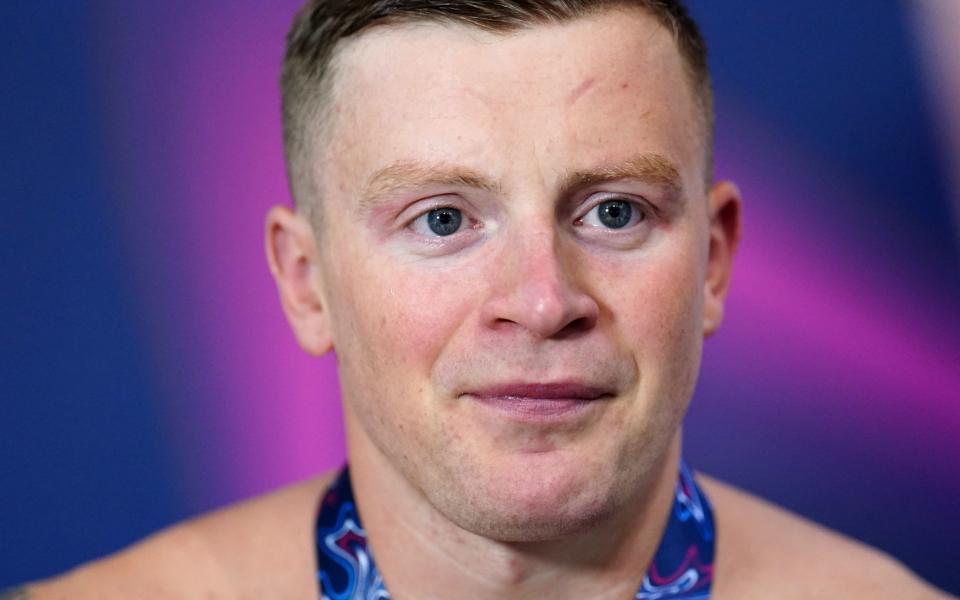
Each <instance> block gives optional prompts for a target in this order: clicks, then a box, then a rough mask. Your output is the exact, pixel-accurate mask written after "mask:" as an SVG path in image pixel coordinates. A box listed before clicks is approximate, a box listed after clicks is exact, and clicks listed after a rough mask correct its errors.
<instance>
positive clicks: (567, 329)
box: [553, 317, 594, 339]
mask: <svg viewBox="0 0 960 600" xmlns="http://www.w3.org/2000/svg"><path fill="white" fill-rule="evenodd" d="M593 322H594V320H593V318H591V317H580V318H578V319H574V320H572V321H570V322H569V323H567V324H566V326H564V328H563V329H561V330H560V331H558V332H557V333H556V335H554V336H553V337H554V338H556V339H566V338H570V337H574V336H576V335H578V334H581V333H584V332H586V331H589V330H590V329H592V328H593Z"/></svg>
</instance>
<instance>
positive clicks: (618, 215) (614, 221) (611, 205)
mask: <svg viewBox="0 0 960 600" xmlns="http://www.w3.org/2000/svg"><path fill="white" fill-rule="evenodd" d="M597 211H598V217H599V218H600V222H601V223H603V225H604V226H605V227H609V228H610V229H621V228H623V227H626V226H627V224H629V223H630V217H632V216H633V207H632V206H630V203H629V202H623V201H620V200H610V201H608V202H603V203H601V204H600V205H599V206H597Z"/></svg>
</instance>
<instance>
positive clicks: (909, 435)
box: [0, 0, 960, 593]
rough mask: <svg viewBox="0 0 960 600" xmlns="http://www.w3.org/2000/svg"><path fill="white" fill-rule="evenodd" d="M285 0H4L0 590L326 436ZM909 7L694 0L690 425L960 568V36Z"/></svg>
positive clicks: (260, 475) (932, 570)
mask: <svg viewBox="0 0 960 600" xmlns="http://www.w3.org/2000/svg"><path fill="white" fill-rule="evenodd" d="M948 1H949V0H948ZM297 4H298V2H296V1H295V0H284V1H276V2H262V1H253V0H233V1H231V2H226V1H213V0H211V1H209V2H204V3H197V2H186V1H183V0H170V1H167V2H150V3H136V2H120V1H112V0H97V1H93V0H90V1H86V2H84V1H80V0H76V1H73V2H61V1H57V2H53V1H51V0H36V1H34V2H5V3H2V4H0V23H2V27H3V31H4V33H3V35H2V36H0V65H2V69H0V73H2V83H0V124H2V127H0V131H2V138H0V169H2V177H0V198H2V201H3V218H2V221H0V223H2V224H0V228H2V241H3V243H2V245H0V252H2V260H3V262H2V264H3V269H4V271H3V272H4V274H5V276H4V280H3V283H2V285H0V310H2V313H0V314H2V315H3V321H4V326H3V327H2V334H0V335H2V338H0V339H2V341H3V352H4V354H3V360H2V361H0V365H2V366H0V402H2V404H0V493H2V503H0V588H2V587H3V586H5V585H9V584H12V583H15V582H18V581H23V580H26V579H30V578H37V577H42V576H47V575H51V574H53V573H55V572H57V571H60V570H63V569H66V568H68V567H70V566H72V565H75V564H77V563H79V562H81V561H85V560H89V559H91V558H94V557H96V556H100V555H103V554H105V553H108V552H111V551H114V550H117V549H118V548H120V547H122V546H124V545H126V544H129V543H130V542H132V541H134V540H135V539H137V538H140V537H142V536H144V535H147V534H149V533H151V532H153V531H155V530H157V529H159V528H161V527H163V526H165V525H167V524H169V523H172V522H174V521H176V520H179V519H182V518H185V517H187V516H190V515H193V514H196V513H198V512H200V511H203V510H207V509H210V508H212V507H214V506H218V505H222V504H224V503H227V502H230V501H234V500H237V499H239V498H242V497H246V496H248V495H250V494H254V493H258V492H262V491H265V490H267V489H269V488H271V487H275V486H277V485H281V484H284V483H287V482H290V481H293V480H295V479H297V478H300V477H305V476H307V475H309V474H310V473H313V472H316V471H318V470H320V469H326V468H330V467H333V466H336V465H337V464H339V462H340V461H341V460H342V458H343V449H342V433H341V432H340V425H339V418H340V415H339V409H338V408H337V401H338V397H337V396H338V394H337V391H336V386H335V374H334V372H333V367H332V362H331V360H330V359H329V358H325V359H323V360H320V361H311V360H310V359H308V358H307V357H305V356H303V355H302V354H301V353H300V352H299V350H298V349H297V348H296V345H295V342H294V340H293V336H292V335H291V334H290V333H289V332H288V331H287V329H286V325H285V323H284V321H283V318H282V315H281V313H280V309H279V303H278V302H277V301H276V299H275V293H274V292H273V290H272V287H271V286H272V284H271V282H270V280H269V275H268V272H267V269H266V266H265V264H264V261H263V259H262V257H261V253H262V252H261V227H262V218H263V215H264V213H265V211H266V209H267V207H268V206H270V205H271V204H273V203H275V202H278V201H286V200H287V197H288V194H287V191H286V186H285V182H284V176H283V166H282V162H281V161H282V156H281V145H280V126H279V108H278V107H279V100H278V97H277V95H278V92H277V90H276V87H277V86H276V81H277V77H278V73H279V64H280V57H281V53H282V44H283V36H284V34H285V31H286V28H287V26H288V24H289V21H290V18H291V16H292V14H293V12H294V9H295V6H296V5H297ZM923 5H924V3H922V2H918V3H910V4H906V3H904V4H901V3H898V2H893V1H891V0H885V1H880V0H877V1H874V2H869V3H867V2H852V3H834V2H824V3H819V4H817V3H813V4H812V3H802V4H798V3H787V2H746V1H731V0H727V1H724V2H708V1H707V0H699V1H697V2H694V3H692V8H693V12H694V14H695V15H696V16H697V17H698V19H699V20H700V22H701V26H702V28H703V30H704V32H705V34H706V36H707V39H708V42H709V45H710V47H711V54H712V58H711V61H712V66H713V71H714V79H715V86H716V91H717V113H718V129H717V162H718V174H719V175H720V176H722V177H729V178H732V179H734V180H736V181H737V182H738V183H739V184H740V186H741V188H742V190H743V192H744V196H745V199H746V206H745V229H744V235H745V237H744V243H743V248H742V252H741V255H740V257H739V263H738V265H737V270H736V274H735V280H734V291H733V294H732V297H731V299H730V306H729V313H728V318H727V322H726V324H725V327H724V329H723V330H722V331H721V332H720V333H719V334H718V335H717V336H716V337H715V339H712V340H710V341H708V343H707V348H706V354H705V359H704V370H703V375H702V378H701V382H700V386H699V388H698V391H697V394H696V397H695V400H694V404H693V408H692V410H691V413H690V416H689V418H688V422H687V428H686V437H687V439H686V453H687V456H688V460H689V461H690V462H691V463H692V464H693V465H694V466H696V467H697V468H698V469H701V470H703V471H705V472H708V473H711V474H713V475H716V476H719V477H721V478H724V479H727V480H729V481H731V482H733V483H735V484H737V485H739V486H741V487H744V488H746V489H748V490H751V491H754V492H756V493H759V494H761V495H763V496H765V497H767V498H770V499H772V500H773V501H775V502H777V503H779V504H782V505H784V506H786V507H789V508H790V509H792V510H795V511H797V512H799V513H801V514H804V515H807V516H809V517H810V518H812V519H814V520H817V521H820V522H822V523H825V524H827V525H828V526H830V527H833V528H836V529H838V530H840V531H842V532H844V533H847V534H849V535H852V536H854V537H856V538H859V539H861V540H864V541H866V542H868V543H870V544H872V545H876V546H878V547H880V548H882V549H883V550H885V551H887V552H889V553H891V554H893V555H894V556H896V557H897V558H898V559H900V560H902V561H903V562H905V563H906V564H907V565H908V566H910V567H911V568H912V569H914V570H915V571H917V572H918V573H919V574H920V575H922V576H923V577H924V578H926V579H927V580H929V581H931V582H933V583H935V584H937V585H939V586H941V587H943V588H945V589H948V590H950V591H952V592H954V593H960V569H958V568H957V566H956V565H957V558H958V557H960V542H958V541H957V540H960V517H958V510H957V508H958V506H960V501H958V498H960V458H958V457H960V453H958V451H957V442H956V440H957V437H958V434H960V406H958V399H960V392H958V390H960V367H958V365H960V342H958V340H960V335H958V334H960V320H958V316H957V312H958V311H957V309H958V307H960V269H958V259H957V256H958V255H957V248H958V244H957V231H956V225H955V224H956V223H957V220H956V216H957V215H956V204H955V202H956V199H957V190H956V185H955V184H954V183H952V181H953V182H956V183H960V180H958V179H956V176H957V174H956V172H955V170H954V168H953V167H951V166H950V165H957V164H960V163H958V161H957V157H956V154H955V153H954V151H955V150H956V148H955V147H951V138H950V136H949V135H948V134H947V132H949V131H950V130H951V127H953V129H952V130H953V131H957V127H956V122H955V121H950V117H949V115H947V114H946V112H949V111H944V110H943V107H944V106H945V105H946V106H949V105H951V103H954V102H955V103H957V104H960V98H958V97H953V96H950V92H949V90H945V89H944V88H943V82H942V80H941V79H938V77H937V71H936V68H934V67H931V65H934V64H940V65H941V66H942V65H943V64H947V65H948V68H955V69H960V60H958V59H956V58H950V57H946V58H947V60H944V56H943V55H941V56H939V59H938V57H937V55H936V53H937V52H938V50H937V49H936V47H935V44H931V40H933V39H934V36H933V33H932V30H931V31H928V30H927V29H925V27H927V26H928V25H929V21H924V19H923V18H922V15H919V16H918V13H921V12H922V11H923V8H922V6H923ZM868 7H869V8H868ZM925 23H926V24H927V25H925ZM955 25H957V26H956V27H954V28H953V29H952V33H953V35H954V37H957V36H960V23H956V24H955ZM931 48H932V49H931ZM941 52H942V51H941ZM951 60H955V62H954V63H953V65H952V67H951V66H950V65H951V63H950V61H951ZM938 61H939V62H938ZM945 98H946V100H944V99H945ZM951 161H952V162H951ZM771 543H774V542H773V541H771Z"/></svg>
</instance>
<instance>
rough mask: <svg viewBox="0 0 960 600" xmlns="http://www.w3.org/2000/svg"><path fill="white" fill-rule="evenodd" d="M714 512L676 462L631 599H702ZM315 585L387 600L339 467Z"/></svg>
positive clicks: (322, 510)
mask: <svg viewBox="0 0 960 600" xmlns="http://www.w3.org/2000/svg"><path fill="white" fill-rule="evenodd" d="M715 538H716V535H715V530H714V527H713V511H712V510H711V508H710V503H709V502H708V501H707V497H706V495H705V494H704V493H703V492H702V491H701V490H700V488H699V487H698V486H697V483H696V481H694V479H693V474H692V473H691V472H690V470H689V469H688V468H687V465H686V463H684V462H683V461H680V470H679V474H678V477H677V487H676V493H675V495H674V501H673V507H672V509H671V511H670V518H669V520H668V521H667V527H666V529H665V530H664V532H663V538H662V539H661V540H660V545H659V546H658V547H657V552H656V554H655V555H654V557H653V560H652V561H651V563H650V566H649V568H648V569H647V573H646V574H645V575H644V576H643V583H642V584H641V586H640V589H639V590H638V591H637V594H636V596H635V600H706V599H707V598H709V597H710V584H711V583H712V582H713V560H714V545H715ZM316 550H317V584H318V585H319V587H320V596H321V598H322V599H323V600H387V599H389V598H390V592H388V591H387V588H386V586H385V585H384V583H383V577H382V576H381V574H380V571H379V570H378V569H377V565H376V564H375V563H374V562H373V555H372V554H371V553H370V549H369V548H367V534H366V532H365V531H364V530H363V525H362V524H361V523H360V515H359V514H358V513H357V506H356V503H355V502H354V498H353V488H352V486H351V485H350V470H349V469H348V468H347V467H344V468H343V470H342V471H341V472H340V475H339V476H338V477H337V479H336V480H335V481H334V482H333V484H332V485H331V486H330V488H329V489H328V490H327V492H326V494H324V496H323V499H322V500H321V502H320V506H319V507H318V511H317V522H316Z"/></svg>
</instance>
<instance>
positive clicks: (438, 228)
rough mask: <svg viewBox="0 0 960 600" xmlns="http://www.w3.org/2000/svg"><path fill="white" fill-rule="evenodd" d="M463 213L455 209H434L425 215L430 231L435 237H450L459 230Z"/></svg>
mask: <svg viewBox="0 0 960 600" xmlns="http://www.w3.org/2000/svg"><path fill="white" fill-rule="evenodd" d="M462 221H463V213H461V212H460V211H459V210H457V209H456V208H435V209H433V210H431V211H430V213H429V214H428V215H427V225H428V226H429V227H430V231H432V232H434V233H435V234H437V235H443V236H446V235H452V234H454V233H456V232H457V231H458V230H459V229H460V223H461V222H462Z"/></svg>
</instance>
